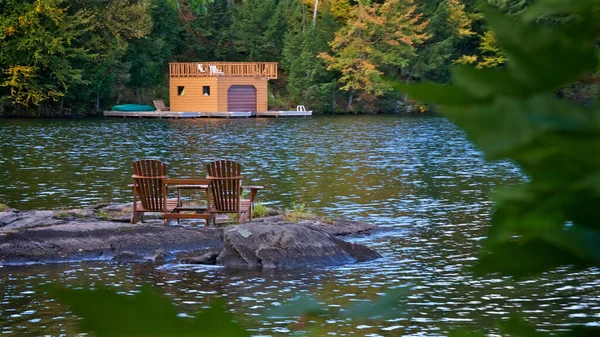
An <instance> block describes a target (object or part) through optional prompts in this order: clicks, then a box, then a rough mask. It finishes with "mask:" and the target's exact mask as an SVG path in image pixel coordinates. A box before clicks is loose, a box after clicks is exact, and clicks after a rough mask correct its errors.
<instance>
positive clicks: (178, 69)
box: [169, 62, 278, 79]
mask: <svg viewBox="0 0 600 337" xmlns="http://www.w3.org/2000/svg"><path fill="white" fill-rule="evenodd" d="M277 67H278V64H277V62H186V63H183V62H179V63H169V76H170V77H171V78H174V77H175V78H181V77H261V78H268V79H277Z"/></svg>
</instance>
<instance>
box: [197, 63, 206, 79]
mask: <svg viewBox="0 0 600 337" xmlns="http://www.w3.org/2000/svg"><path fill="white" fill-rule="evenodd" d="M198 73H199V74H200V75H201V76H204V75H206V71H204V67H202V63H198Z"/></svg>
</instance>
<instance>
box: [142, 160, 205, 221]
mask: <svg viewBox="0 0 600 337" xmlns="http://www.w3.org/2000/svg"><path fill="white" fill-rule="evenodd" d="M133 173H134V174H133V185H132V190H133V215H132V217H131V223H137V222H139V221H141V222H144V213H151V212H153V213H162V218H163V221H164V224H165V225H168V224H170V223H171V221H172V220H173V219H178V220H179V219H191V218H193V219H204V220H205V221H206V225H208V222H209V219H210V217H211V214H210V213H209V212H208V208H209V207H210V189H209V188H210V183H211V182H210V181H209V180H207V179H169V178H168V177H167V165H166V164H164V163H163V162H161V161H160V160H153V159H142V160H137V161H135V162H133ZM169 186H173V187H175V188H178V191H179V188H190V187H197V188H200V189H204V190H205V191H206V193H207V206H206V207H182V206H181V201H180V199H179V198H177V199H175V198H173V199H168V197H167V192H168V189H169ZM137 199H139V201H138V200H137ZM180 211H196V213H193V214H188V213H180ZM197 211H203V212H197Z"/></svg>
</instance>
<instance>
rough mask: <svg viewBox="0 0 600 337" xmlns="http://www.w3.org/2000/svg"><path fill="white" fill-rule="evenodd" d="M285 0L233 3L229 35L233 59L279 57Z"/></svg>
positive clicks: (286, 2)
mask: <svg viewBox="0 0 600 337" xmlns="http://www.w3.org/2000/svg"><path fill="white" fill-rule="evenodd" d="M288 3H289V0H281V1H279V0H244V1H242V3H241V4H239V5H238V6H236V7H235V9H234V11H233V18H232V24H231V28H230V30H229V36H230V38H231V42H232V44H233V46H234V50H235V57H236V59H240V60H246V61H279V58H280V54H281V50H282V49H283V38H284V36H285V32H286V29H287V21H286V20H285V18H286V17H287V14H288V8H289V6H288Z"/></svg>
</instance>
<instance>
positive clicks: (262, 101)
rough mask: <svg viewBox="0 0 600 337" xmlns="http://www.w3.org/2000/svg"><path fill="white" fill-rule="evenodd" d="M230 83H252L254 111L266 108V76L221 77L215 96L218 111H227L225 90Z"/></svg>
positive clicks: (226, 90)
mask: <svg viewBox="0 0 600 337" xmlns="http://www.w3.org/2000/svg"><path fill="white" fill-rule="evenodd" d="M232 85H253V86H254V87H255V88H256V111H257V112H260V111H267V110H268V90H267V86H268V81H267V79H266V78H252V77H239V78H235V77H221V78H219V86H218V89H219V93H218V96H217V97H218V98H217V108H218V111H229V110H228V107H227V92H228V90H229V87H231V86H232ZM175 90H177V88H175Z"/></svg>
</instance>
